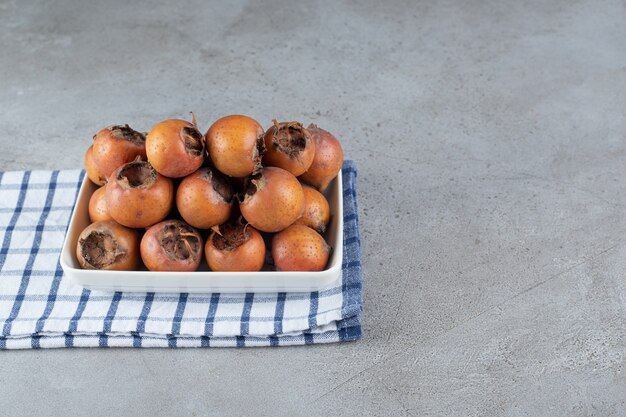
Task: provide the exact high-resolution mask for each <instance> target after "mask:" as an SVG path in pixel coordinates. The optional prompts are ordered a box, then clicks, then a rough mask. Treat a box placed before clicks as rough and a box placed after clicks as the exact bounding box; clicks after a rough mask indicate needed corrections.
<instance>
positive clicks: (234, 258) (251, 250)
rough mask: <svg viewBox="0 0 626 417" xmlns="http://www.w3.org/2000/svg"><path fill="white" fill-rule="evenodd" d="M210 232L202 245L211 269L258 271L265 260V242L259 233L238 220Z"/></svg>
mask: <svg viewBox="0 0 626 417" xmlns="http://www.w3.org/2000/svg"><path fill="white" fill-rule="evenodd" d="M219 230H220V233H219V234H218V233H216V232H212V233H211V235H210V236H209V238H208V239H207V242H206V245H205V247H204V253H205V256H206V260H207V263H208V264H209V268H211V270H212V271H251V272H254V271H260V270H261V268H262V267H263V263H264V261H265V243H264V242H263V238H262V237H261V234H260V233H259V232H257V231H256V229H255V228H254V227H252V226H250V225H245V226H244V225H243V224H241V223H240V222H231V223H226V224H225V225H222V226H220V228H219Z"/></svg>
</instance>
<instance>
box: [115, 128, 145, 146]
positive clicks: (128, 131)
mask: <svg viewBox="0 0 626 417" xmlns="http://www.w3.org/2000/svg"><path fill="white" fill-rule="evenodd" d="M108 129H109V131H110V132H111V136H114V137H116V138H118V139H124V140H127V141H129V142H132V143H134V144H136V145H143V144H145V143H146V134H145V133H141V132H137V131H136V130H134V129H132V128H131V127H130V126H128V125H127V124H125V125H123V126H122V125H114V126H111V127H109V128H108Z"/></svg>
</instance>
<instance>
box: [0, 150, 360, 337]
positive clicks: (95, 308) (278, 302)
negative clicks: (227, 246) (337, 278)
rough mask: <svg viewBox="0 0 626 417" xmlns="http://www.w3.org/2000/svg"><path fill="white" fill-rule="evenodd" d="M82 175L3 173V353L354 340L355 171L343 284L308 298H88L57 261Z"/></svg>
mask: <svg viewBox="0 0 626 417" xmlns="http://www.w3.org/2000/svg"><path fill="white" fill-rule="evenodd" d="M83 176H84V172H82V171H79V170H64V171H20V172H3V173H2V172H0V240H2V250H1V252H0V326H1V328H2V333H1V336H0V349H29V348H58V347H98V346H100V347H109V346H110V347H113V346H115V347H118V346H119V347H210V346H225V347H226V346H280V345H303V344H312V343H329V342H338V341H346V340H356V339H358V338H359V337H360V336H361V318H360V315H361V310H362V297H361V253H360V240H359V228H358V216H357V205H356V188H355V186H356V166H355V164H354V162H353V161H346V162H345V163H344V166H343V188H344V225H345V226H344V227H345V229H344V258H343V278H342V283H341V285H338V286H335V287H332V288H326V289H323V290H320V291H315V292H312V293H287V294H286V293H277V294H253V293H249V294H187V293H181V294H178V293H177V294H155V293H123V292H116V293H108V292H99V291H90V290H87V289H84V288H82V287H79V286H76V285H74V284H72V283H71V282H69V281H68V280H67V279H64V277H63V270H62V269H61V265H60V264H59V254H60V252H61V246H62V244H63V240H64V237H65V231H66V229H67V226H68V222H69V218H70V214H71V211H72V208H73V207H74V202H75V200H76V196H77V194H78V189H79V187H80V184H81V182H82V179H83Z"/></svg>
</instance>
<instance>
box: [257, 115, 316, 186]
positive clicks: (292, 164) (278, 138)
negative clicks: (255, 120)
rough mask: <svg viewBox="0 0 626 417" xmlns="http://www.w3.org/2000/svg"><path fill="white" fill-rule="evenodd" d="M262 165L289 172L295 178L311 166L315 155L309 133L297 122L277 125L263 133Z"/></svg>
mask: <svg viewBox="0 0 626 417" xmlns="http://www.w3.org/2000/svg"><path fill="white" fill-rule="evenodd" d="M265 148H266V149H267V151H266V152H265V155H263V164H264V165H266V166H268V165H269V166H275V167H279V168H282V169H285V170H287V171H289V172H291V173H292V174H293V175H295V176H296V177H297V176H298V175H302V174H304V173H305V172H306V170H307V169H309V167H310V166H311V163H312V162H313V156H314V155H315V142H313V140H312V139H311V135H310V134H309V132H308V131H307V130H306V129H305V128H304V127H303V126H302V125H301V124H300V123H298V122H285V123H278V122H277V121H276V120H274V126H272V127H270V128H269V129H267V131H266V132H265Z"/></svg>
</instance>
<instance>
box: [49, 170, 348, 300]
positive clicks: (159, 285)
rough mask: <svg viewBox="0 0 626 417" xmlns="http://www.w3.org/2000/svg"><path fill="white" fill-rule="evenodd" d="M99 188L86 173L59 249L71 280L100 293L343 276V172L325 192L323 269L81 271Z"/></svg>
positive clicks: (239, 288) (257, 288)
mask: <svg viewBox="0 0 626 417" xmlns="http://www.w3.org/2000/svg"><path fill="white" fill-rule="evenodd" d="M96 188H97V187H96V186H95V185H94V184H93V183H92V182H91V181H90V180H89V179H88V178H87V177H86V176H85V179H84V181H83V184H82V185H81V187H80V191H79V193H78V198H77V200H76V206H75V207H74V212H73V213H72V217H71V219H70V225H69V228H68V230H67V235H66V236H65V243H64V244H63V250H62V252H61V266H62V267H63V271H64V272H65V275H66V277H67V278H69V279H70V280H72V281H73V282H74V283H76V284H78V285H81V286H83V287H85V288H89V289H92V290H100V291H130V292H167V293H177V292H187V293H213V292H220V293H246V292H257V293H263V292H265V293H267V292H310V291H316V290H318V289H321V288H324V287H327V286H329V285H331V284H333V283H335V282H338V281H340V280H341V266H342V260H343V187H342V177H341V171H340V172H339V175H338V176H337V178H335V179H334V180H333V181H332V182H331V184H330V186H329V187H328V189H327V191H326V193H325V196H326V198H327V199H328V203H329V204H330V212H331V219H330V224H329V227H328V230H327V231H326V234H325V239H326V241H327V242H328V244H329V245H330V246H331V247H332V248H333V249H332V252H331V254H330V258H329V261H328V266H327V268H326V269H325V270H323V271H320V272H277V271H260V272H214V271H210V270H209V269H208V266H207V264H206V260H203V261H202V264H201V266H200V269H199V270H198V271H195V272H152V271H148V270H140V271H98V270H88V269H81V268H80V266H79V264H78V260H77V259H76V244H77V241H78V236H79V235H80V233H81V232H82V231H83V229H84V228H85V227H87V226H88V225H89V223H90V221H89V212H88V207H89V199H90V197H91V195H92V194H93V192H94V191H95V190H96Z"/></svg>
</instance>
